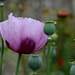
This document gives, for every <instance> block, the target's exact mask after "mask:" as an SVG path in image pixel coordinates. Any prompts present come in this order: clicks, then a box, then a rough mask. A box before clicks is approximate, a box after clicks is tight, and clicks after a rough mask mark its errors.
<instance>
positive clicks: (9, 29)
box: [0, 13, 48, 54]
mask: <svg viewBox="0 0 75 75" xmlns="http://www.w3.org/2000/svg"><path fill="white" fill-rule="evenodd" d="M43 27H44V24H43V23H41V22H40V21H37V20H35V19H31V18H19V17H17V18H16V17H14V16H13V15H12V13H11V14H10V15H9V17H8V20H6V21H4V22H1V23H0V32H1V35H2V37H3V40H4V41H5V43H6V45H7V46H8V48H10V49H11V50H13V51H15V52H17V53H23V54H32V53H35V52H36V51H38V50H39V49H40V48H42V47H43V46H44V45H45V43H46V41H47V38H48V36H47V35H46V34H45V33H44V31H43Z"/></svg>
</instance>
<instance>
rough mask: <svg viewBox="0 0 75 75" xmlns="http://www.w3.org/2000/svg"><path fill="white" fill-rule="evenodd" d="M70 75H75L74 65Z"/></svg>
mask: <svg viewBox="0 0 75 75" xmlns="http://www.w3.org/2000/svg"><path fill="white" fill-rule="evenodd" d="M70 75H75V64H73V65H72V66H71V68H70Z"/></svg>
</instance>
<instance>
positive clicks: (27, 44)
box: [6, 38, 35, 54]
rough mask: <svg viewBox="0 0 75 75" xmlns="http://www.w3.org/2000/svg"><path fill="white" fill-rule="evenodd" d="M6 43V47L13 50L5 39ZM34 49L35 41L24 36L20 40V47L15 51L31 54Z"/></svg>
mask: <svg viewBox="0 0 75 75" xmlns="http://www.w3.org/2000/svg"><path fill="white" fill-rule="evenodd" d="M6 45H7V46H8V48H10V49H11V50H13V48H11V46H10V44H9V42H8V41H7V40H6ZM34 49H35V42H34V41H33V40H32V39H29V38H26V39H25V40H22V41H21V43H20V47H19V49H18V50H16V52H18V53H23V54H31V53H32V51H33V50H34ZM14 51H15V50H14Z"/></svg>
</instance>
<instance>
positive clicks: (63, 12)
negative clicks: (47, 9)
mask: <svg viewBox="0 0 75 75" xmlns="http://www.w3.org/2000/svg"><path fill="white" fill-rule="evenodd" d="M57 16H58V17H59V18H67V17H68V16H69V13H68V12H66V11H58V12H57Z"/></svg>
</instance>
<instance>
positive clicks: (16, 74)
mask: <svg viewBox="0 0 75 75" xmlns="http://www.w3.org/2000/svg"><path fill="white" fill-rule="evenodd" d="M21 55H22V54H21V53H19V55H18V61H17V67H16V73H15V75H18V70H19V64H20V59H21Z"/></svg>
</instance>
